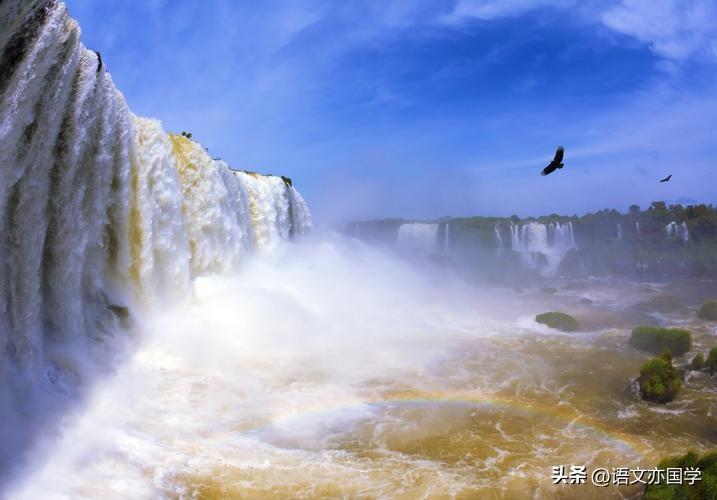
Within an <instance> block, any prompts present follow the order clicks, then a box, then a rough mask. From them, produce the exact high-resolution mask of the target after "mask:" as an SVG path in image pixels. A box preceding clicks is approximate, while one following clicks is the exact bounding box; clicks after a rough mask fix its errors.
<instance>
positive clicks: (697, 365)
mask: <svg viewBox="0 0 717 500" xmlns="http://www.w3.org/2000/svg"><path fill="white" fill-rule="evenodd" d="M704 367H705V357H704V356H703V355H702V353H701V352H700V353H697V354H695V357H694V358H692V363H690V368H691V369H693V370H698V371H699V370H702V369H703V368H704Z"/></svg>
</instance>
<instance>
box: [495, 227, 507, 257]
mask: <svg viewBox="0 0 717 500" xmlns="http://www.w3.org/2000/svg"><path fill="white" fill-rule="evenodd" d="M493 230H494V231H495V242H496V253H497V254H498V255H499V256H500V255H503V250H504V249H505V245H504V244H503V236H502V235H501V234H500V221H498V222H496V223H495V227H494V228H493Z"/></svg>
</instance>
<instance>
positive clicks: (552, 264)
mask: <svg viewBox="0 0 717 500" xmlns="http://www.w3.org/2000/svg"><path fill="white" fill-rule="evenodd" d="M510 234H511V248H512V249H513V250H514V251H516V252H519V253H520V257H521V263H522V265H523V266H524V267H527V268H529V269H538V268H539V267H540V265H539V264H540V259H541V256H542V257H544V258H545V259H546V261H547V264H546V265H545V266H544V267H543V268H542V273H543V274H544V275H552V274H554V273H555V272H556V271H557V269H558V266H559V265H560V262H561V261H562V260H563V258H564V257H565V254H566V253H567V252H568V251H569V250H571V249H573V248H577V247H576V245H575V238H574V235H573V224H572V222H568V223H567V224H562V223H560V222H551V223H550V224H548V225H547V226H546V225H545V224H541V223H538V222H527V223H524V224H511V227H510Z"/></svg>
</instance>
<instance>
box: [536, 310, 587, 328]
mask: <svg viewBox="0 0 717 500" xmlns="http://www.w3.org/2000/svg"><path fill="white" fill-rule="evenodd" d="M535 321H536V322H537V323H542V324H544V325H547V326H549V327H550V328H555V329H556V330H561V331H563V332H574V331H577V329H578V328H579V327H580V325H579V323H578V320H576V319H575V318H573V317H572V316H570V315H569V314H565V313H561V312H554V311H553V312H546V313H543V314H538V315H537V316H536V317H535Z"/></svg>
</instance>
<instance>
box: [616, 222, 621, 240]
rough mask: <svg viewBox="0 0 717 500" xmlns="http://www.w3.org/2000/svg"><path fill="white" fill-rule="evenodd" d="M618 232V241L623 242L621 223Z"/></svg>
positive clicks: (618, 225)
mask: <svg viewBox="0 0 717 500" xmlns="http://www.w3.org/2000/svg"><path fill="white" fill-rule="evenodd" d="M616 231H617V239H618V240H621V239H622V224H621V223H619V222H618V223H617V229H616Z"/></svg>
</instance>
